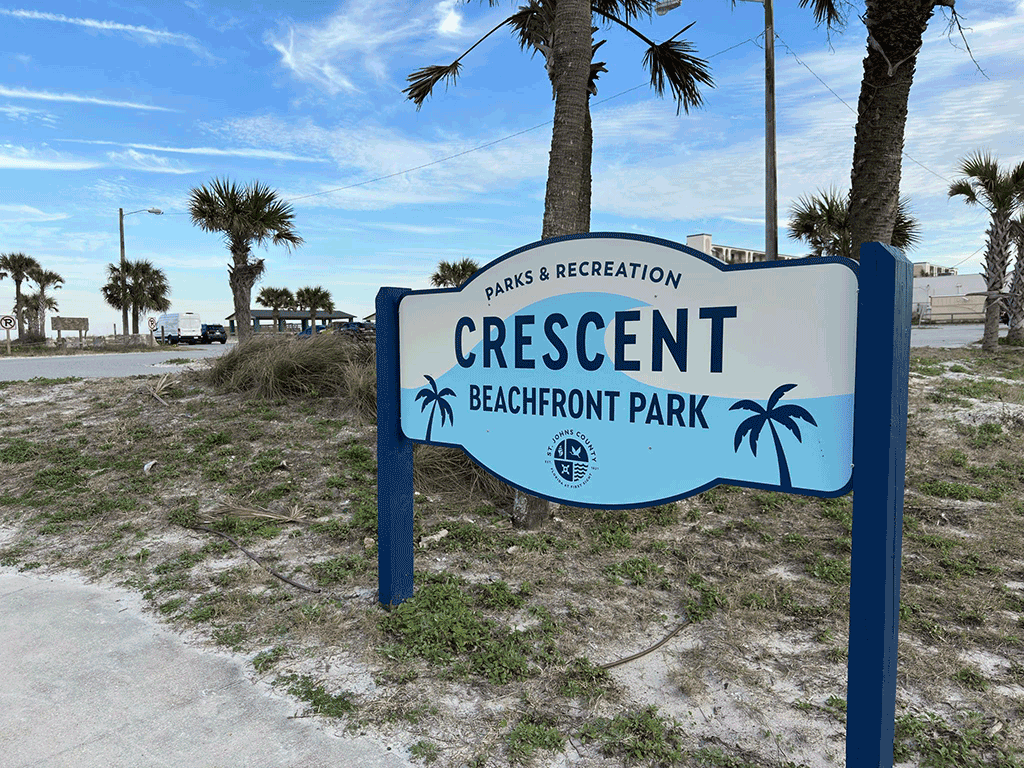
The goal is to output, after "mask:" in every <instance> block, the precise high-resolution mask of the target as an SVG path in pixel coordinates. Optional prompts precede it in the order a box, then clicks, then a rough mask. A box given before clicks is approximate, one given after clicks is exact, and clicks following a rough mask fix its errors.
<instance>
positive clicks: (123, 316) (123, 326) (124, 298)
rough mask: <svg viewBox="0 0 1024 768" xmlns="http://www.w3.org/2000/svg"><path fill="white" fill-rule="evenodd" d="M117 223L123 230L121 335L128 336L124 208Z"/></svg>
mask: <svg viewBox="0 0 1024 768" xmlns="http://www.w3.org/2000/svg"><path fill="white" fill-rule="evenodd" d="M117 223H118V226H119V227H120V229H121V333H122V335H124V336H126V337H127V336H128V280H127V276H126V275H125V271H126V270H125V266H124V208H118V209H117ZM115 335H116V334H115Z"/></svg>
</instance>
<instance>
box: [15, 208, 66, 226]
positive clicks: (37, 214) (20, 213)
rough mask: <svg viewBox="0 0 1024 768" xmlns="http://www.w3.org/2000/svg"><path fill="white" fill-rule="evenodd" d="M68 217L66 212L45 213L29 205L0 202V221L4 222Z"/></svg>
mask: <svg viewBox="0 0 1024 768" xmlns="http://www.w3.org/2000/svg"><path fill="white" fill-rule="evenodd" d="M66 218H68V215H67V214H66V213H46V212H45V211H41V210H39V209H38V208H33V207H32V206H31V205H3V204H0V221H2V222H5V223H11V222H21V221H30V222H33V221H60V220H61V219H66Z"/></svg>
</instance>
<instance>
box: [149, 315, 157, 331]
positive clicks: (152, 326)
mask: <svg viewBox="0 0 1024 768" xmlns="http://www.w3.org/2000/svg"><path fill="white" fill-rule="evenodd" d="M149 330H151V331H155V330H156V318H155V317H151V318H149Z"/></svg>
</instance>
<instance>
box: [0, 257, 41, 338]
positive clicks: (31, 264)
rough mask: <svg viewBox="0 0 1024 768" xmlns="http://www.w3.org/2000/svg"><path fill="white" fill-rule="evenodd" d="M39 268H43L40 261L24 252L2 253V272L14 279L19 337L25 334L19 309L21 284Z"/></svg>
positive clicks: (0, 258) (0, 263) (0, 266)
mask: <svg viewBox="0 0 1024 768" xmlns="http://www.w3.org/2000/svg"><path fill="white" fill-rule="evenodd" d="M37 269H42V267H41V266H40V265H39V262H38V261H36V260H35V259H33V258H32V257H31V256H26V255H25V254H24V253H2V254H0V272H2V273H4V275H6V276H7V277H10V278H11V280H13V281H14V306H15V313H16V314H17V316H18V338H19V339H20V338H21V337H22V336H24V335H25V321H24V318H23V317H22V313H21V312H20V311H18V309H17V308H18V307H20V306H21V284H22V283H23V282H24V281H25V280H31V279H32V278H31V274H32V272H33V271H34V270H37Z"/></svg>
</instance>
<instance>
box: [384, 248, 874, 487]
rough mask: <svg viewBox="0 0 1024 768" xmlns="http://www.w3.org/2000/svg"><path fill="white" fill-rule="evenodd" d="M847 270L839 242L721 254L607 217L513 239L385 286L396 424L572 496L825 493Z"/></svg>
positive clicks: (850, 341) (849, 292)
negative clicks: (417, 286) (611, 227)
mask: <svg viewBox="0 0 1024 768" xmlns="http://www.w3.org/2000/svg"><path fill="white" fill-rule="evenodd" d="M857 286H858V282H857V264H856V263H855V262H853V261H851V260H848V259H838V258H821V259H799V260H793V261H775V262H764V263H755V264H737V265H727V264H723V263H721V262H719V261H718V260H716V259H714V258H712V257H711V256H708V255H706V254H703V253H700V252H698V251H695V250H693V249H691V248H688V247H686V246H684V245H680V244H678V243H674V242H670V241H667V240H661V239H657V238H653V237H647V236H640V235H630V234H623V233H594V234H585V235H577V236H570V237H565V238H556V239H551V240H545V241H543V242H540V243H534V244H531V245H527V246H525V247H523V248H519V249H517V250H515V251H513V252H511V253H509V254H506V255H505V256H503V257H501V258H499V259H496V260H495V261H493V262H491V263H490V264H488V265H487V266H485V267H484V268H483V269H481V270H479V271H478V272H477V273H476V274H475V275H474V276H473V277H472V278H471V279H470V280H468V281H467V282H466V283H464V284H463V285H462V286H461V287H459V288H455V289H442V290H431V291H413V292H409V293H406V294H405V295H403V296H402V297H401V299H400V300H399V304H398V351H399V383H400V398H399V413H400V426H401V430H402V432H403V434H404V435H405V436H406V437H408V438H409V439H411V440H414V441H417V442H422V443H431V444H437V445H448V446H455V447H459V448H462V449H463V450H464V451H465V452H466V453H467V454H469V456H471V457H472V458H473V459H474V460H475V461H476V462H477V463H479V464H480V465H481V466H483V467H484V468H486V469H487V470H489V471H490V472H491V473H493V474H494V475H497V476H498V477H501V478H502V479H503V480H505V481H506V482H508V483H511V484H512V485H514V486H517V487H519V488H521V489H523V490H526V491H528V492H530V493H533V494H535V495H538V496H541V497H544V498H547V499H550V500H553V501H559V502H564V503H567V504H572V505H577V506H592V507H638V506H644V505H652V504H656V503H660V502H663V501H668V500H670V499H678V498H682V497H684V496H689V495H692V494H695V493H699V492H701V491H703V490H706V489H707V488H710V487H711V486H713V485H716V484H718V483H728V484H731V485H740V486H749V487H754V488H765V489H772V490H780V491H786V492H790V493H804V494H809V495H818V496H837V495H842V494H844V493H847V492H848V491H849V490H850V488H851V485H852V457H853V399H854V369H855V352H856V325H857V323H856V319H857Z"/></svg>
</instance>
